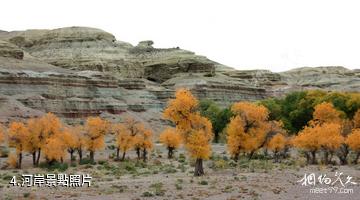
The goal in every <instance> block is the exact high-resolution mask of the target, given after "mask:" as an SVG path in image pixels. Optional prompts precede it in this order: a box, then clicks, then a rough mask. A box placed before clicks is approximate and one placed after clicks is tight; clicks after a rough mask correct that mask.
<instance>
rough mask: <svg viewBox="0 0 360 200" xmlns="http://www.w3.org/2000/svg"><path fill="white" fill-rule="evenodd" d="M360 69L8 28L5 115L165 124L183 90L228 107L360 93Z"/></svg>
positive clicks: (0, 98) (0, 43)
mask: <svg viewBox="0 0 360 200" xmlns="http://www.w3.org/2000/svg"><path fill="white" fill-rule="evenodd" d="M359 86H360V70H349V69H346V68H343V67H318V68H299V69H294V70H290V71H287V72H282V73H274V72H271V71H267V70H235V69H233V68H231V67H227V66H224V65H222V64H219V63H217V62H214V61H211V60H209V59H207V58H206V57H204V56H199V55H196V54H195V53H193V52H190V51H186V50H182V49H180V48H178V47H174V48H169V49H158V48H154V47H153V42H152V41H142V42H139V44H138V45H136V46H133V45H131V44H129V43H126V42H122V41H118V40H116V38H115V37H114V36H113V35H112V34H110V33H107V32H105V31H102V30H99V29H94V28H86V27H69V28H60V29H54V30H27V31H14V32H6V31H0V121H1V122H5V123H6V122H8V121H10V120H12V119H18V118H28V117H33V116H39V115H42V114H43V113H45V112H53V113H55V114H57V115H59V116H61V117H62V118H63V119H64V120H65V121H67V122H69V123H77V122H80V121H82V119H84V118H85V117H87V116H96V115H101V116H103V117H105V118H108V119H110V120H113V121H119V120H122V119H123V117H122V116H125V115H131V116H133V117H135V118H137V119H138V120H142V121H146V122H148V123H150V124H151V125H152V126H153V127H154V128H155V129H160V128H161V124H163V123H164V121H163V120H162V118H161V111H162V109H163V107H164V106H165V105H166V102H167V101H168V99H169V98H171V97H172V96H173V94H174V91H175V90H176V88H180V87H186V88H189V89H191V90H192V92H193V93H194V94H195V95H196V96H197V97H199V98H206V99H212V100H214V101H215V102H217V103H218V104H219V105H221V106H228V105H230V104H231V103H233V102H236V101H240V100H259V99H263V98H266V97H271V96H280V95H283V94H285V93H287V92H289V91H295V90H303V89H323V90H339V91H357V92H358V91H360V87H359Z"/></svg>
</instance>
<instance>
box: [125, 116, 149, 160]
mask: <svg viewBox="0 0 360 200" xmlns="http://www.w3.org/2000/svg"><path fill="white" fill-rule="evenodd" d="M123 126H124V128H125V129H126V130H125V133H127V134H130V135H131V138H129V137H128V136H127V134H125V135H123V136H121V135H120V136H119V137H120V138H118V139H119V141H120V139H124V142H125V146H124V147H125V149H124V150H126V151H127V150H129V148H130V146H131V147H133V148H134V149H135V151H136V154H137V158H138V159H141V158H143V159H144V160H146V156H147V152H148V150H150V149H152V147H153V144H152V140H151V138H152V131H151V130H150V129H147V128H146V127H145V125H144V124H143V123H141V122H140V121H137V120H135V119H134V118H132V117H127V118H126V119H125V121H124V123H123ZM122 137H123V138H122ZM126 142H127V143H128V144H126ZM120 148H122V147H121V146H120ZM123 156H124V155H123Z"/></svg>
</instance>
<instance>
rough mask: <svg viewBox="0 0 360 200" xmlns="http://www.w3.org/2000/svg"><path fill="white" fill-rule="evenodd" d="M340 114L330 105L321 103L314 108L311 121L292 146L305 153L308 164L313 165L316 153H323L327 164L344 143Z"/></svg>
mask: <svg viewBox="0 0 360 200" xmlns="http://www.w3.org/2000/svg"><path fill="white" fill-rule="evenodd" d="M342 123H343V121H342V119H341V113H340V112H339V111H337V110H336V109H335V108H334V106H333V105H332V104H331V103H327V102H324V103H321V104H318V105H317V106H315V110H314V113H313V120H311V121H310V122H309V125H308V126H306V127H305V128H304V129H303V130H302V131H300V133H299V134H298V136H297V137H295V138H294V141H293V144H294V145H295V146H296V147H298V148H300V149H302V150H303V151H304V152H305V155H306V158H307V161H308V163H310V164H315V163H316V162H317V161H316V153H317V152H318V151H319V150H322V151H323V152H324V157H323V162H324V163H325V164H328V163H329V162H331V160H332V156H333V154H334V153H335V151H337V150H338V149H339V148H340V147H341V145H342V144H343V143H344V137H343V136H342V135H341V132H342Z"/></svg>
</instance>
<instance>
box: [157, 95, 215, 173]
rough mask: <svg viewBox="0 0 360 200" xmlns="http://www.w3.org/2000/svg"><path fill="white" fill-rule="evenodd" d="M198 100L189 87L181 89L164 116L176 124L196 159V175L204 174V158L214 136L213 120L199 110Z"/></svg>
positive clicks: (208, 154)
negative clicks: (203, 115) (202, 114)
mask: <svg viewBox="0 0 360 200" xmlns="http://www.w3.org/2000/svg"><path fill="white" fill-rule="evenodd" d="M197 107H198V100H197V99H196V98H195V97H194V96H193V95H192V94H191V92H190V91H189V90H187V89H179V90H177V91H176V93H175V99H171V100H170V101H169V102H168V105H167V107H166V109H165V110H164V113H163V116H164V118H165V119H167V120H170V121H172V122H173V123H174V124H175V125H176V129H177V131H179V132H180V133H181V137H182V140H183V142H184V145H185V148H186V150H187V151H188V152H189V154H190V157H192V158H193V159H195V160H196V161H195V171H194V175H195V176H201V175H203V174H204V168H203V160H204V159H208V158H209V156H210V154H211V146H210V143H211V140H212V138H213V132H212V125H211V122H210V121H209V120H208V119H207V118H205V117H202V116H201V115H200V113H199V112H198V111H197V109H198V108H197Z"/></svg>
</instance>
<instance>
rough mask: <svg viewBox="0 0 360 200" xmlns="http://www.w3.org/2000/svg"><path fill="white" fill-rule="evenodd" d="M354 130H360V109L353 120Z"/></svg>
mask: <svg viewBox="0 0 360 200" xmlns="http://www.w3.org/2000/svg"><path fill="white" fill-rule="evenodd" d="M353 122H354V128H360V109H358V110H357V111H356V113H355V115H354V118H353Z"/></svg>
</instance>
